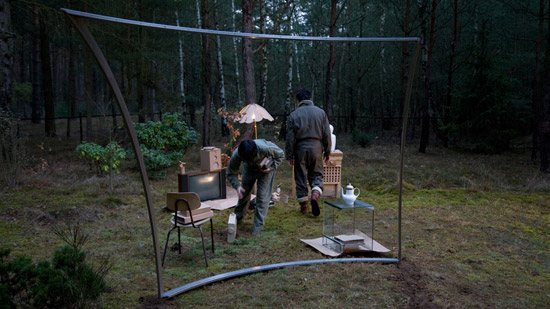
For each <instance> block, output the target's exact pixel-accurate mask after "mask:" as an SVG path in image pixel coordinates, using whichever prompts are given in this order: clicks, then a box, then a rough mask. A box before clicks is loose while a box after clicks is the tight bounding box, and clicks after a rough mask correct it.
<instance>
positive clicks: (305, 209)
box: [300, 201, 309, 215]
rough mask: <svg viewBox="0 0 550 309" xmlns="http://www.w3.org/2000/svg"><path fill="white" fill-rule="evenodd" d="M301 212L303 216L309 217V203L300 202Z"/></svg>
mask: <svg viewBox="0 0 550 309" xmlns="http://www.w3.org/2000/svg"><path fill="white" fill-rule="evenodd" d="M300 212H301V213H302V214H303V215H307V213H308V212H309V209H308V205H307V201H303V202H300Z"/></svg>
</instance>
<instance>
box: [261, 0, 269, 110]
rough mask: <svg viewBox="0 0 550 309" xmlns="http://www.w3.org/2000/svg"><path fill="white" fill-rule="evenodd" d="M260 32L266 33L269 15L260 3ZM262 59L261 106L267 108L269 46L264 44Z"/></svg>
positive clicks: (262, 3)
mask: <svg viewBox="0 0 550 309" xmlns="http://www.w3.org/2000/svg"><path fill="white" fill-rule="evenodd" d="M260 16H261V24H260V32H261V33H264V34H265V33H266V20H267V13H266V11H265V3H264V2H263V1H260ZM260 57H261V59H262V66H261V70H260V81H261V93H260V105H262V106H264V107H265V103H266V101H267V44H263V46H262V48H261V50H260Z"/></svg>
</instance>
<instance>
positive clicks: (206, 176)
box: [178, 168, 227, 201]
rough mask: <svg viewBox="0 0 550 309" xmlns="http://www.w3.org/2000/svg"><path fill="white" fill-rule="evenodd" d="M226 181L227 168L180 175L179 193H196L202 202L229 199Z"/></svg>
mask: <svg viewBox="0 0 550 309" xmlns="http://www.w3.org/2000/svg"><path fill="white" fill-rule="evenodd" d="M225 179H226V169H225V168H222V169H217V170H211V171H191V172H187V173H185V174H178V191H179V192H195V193H197V194H198V195H199V197H200V199H201V201H208V200H217V199H225V198H226V197H227V192H226V186H225Z"/></svg>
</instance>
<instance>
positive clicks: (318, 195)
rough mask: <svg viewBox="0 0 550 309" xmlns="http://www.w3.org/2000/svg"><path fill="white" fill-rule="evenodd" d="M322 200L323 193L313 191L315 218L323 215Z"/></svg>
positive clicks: (312, 207)
mask: <svg viewBox="0 0 550 309" xmlns="http://www.w3.org/2000/svg"><path fill="white" fill-rule="evenodd" d="M320 199H321V192H319V191H317V190H313V191H311V213H312V214H313V215H314V216H316V217H317V216H319V214H321V209H320V208H319V200H320Z"/></svg>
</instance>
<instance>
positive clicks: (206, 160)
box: [200, 146, 222, 171]
mask: <svg viewBox="0 0 550 309" xmlns="http://www.w3.org/2000/svg"><path fill="white" fill-rule="evenodd" d="M200 158H201V171H213V170H218V169H220V168H221V166H222V152H221V149H220V148H216V147H212V146H209V147H203V148H202V149H201V152H200Z"/></svg>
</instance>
